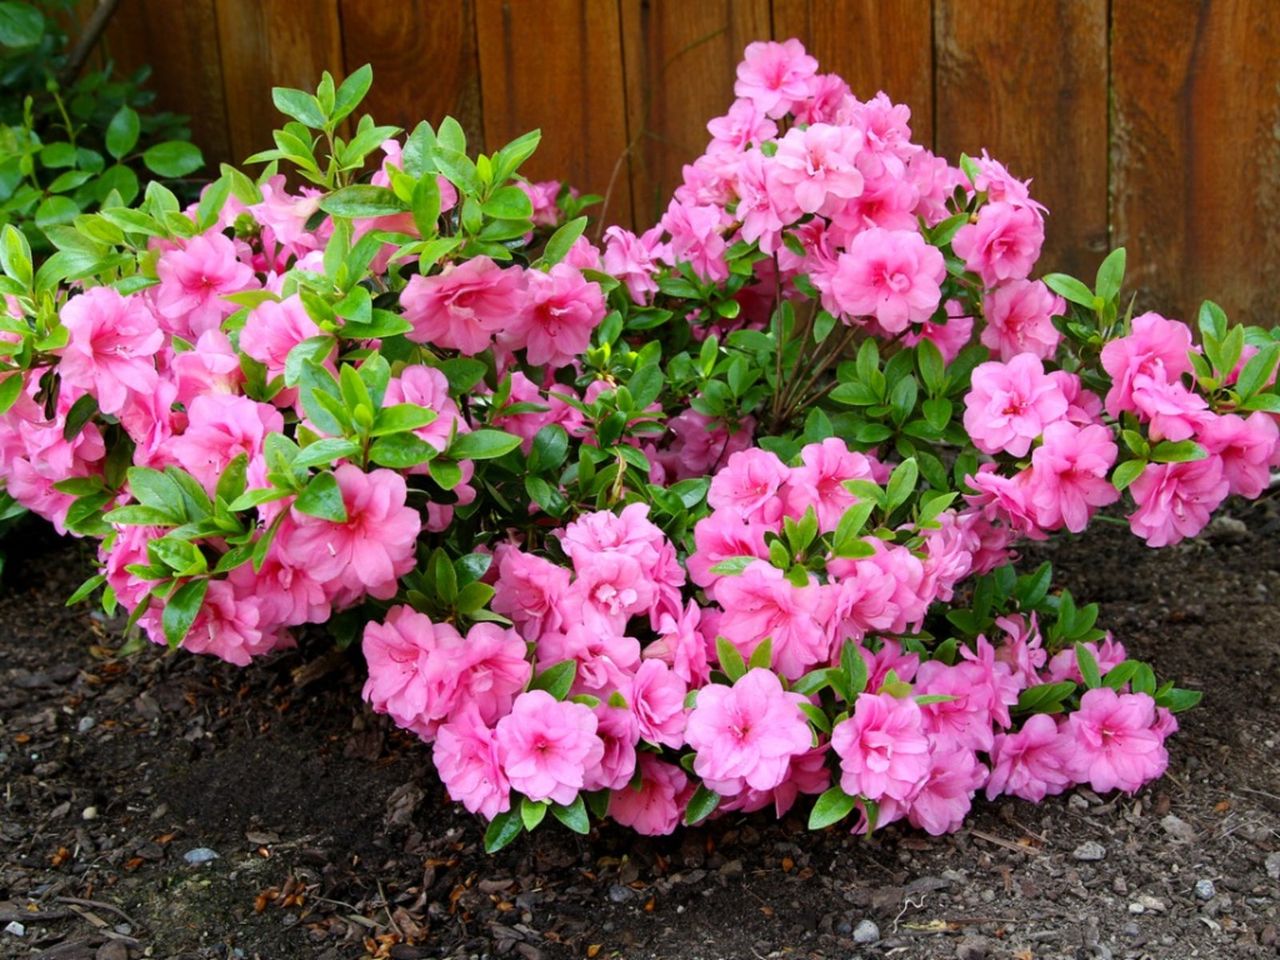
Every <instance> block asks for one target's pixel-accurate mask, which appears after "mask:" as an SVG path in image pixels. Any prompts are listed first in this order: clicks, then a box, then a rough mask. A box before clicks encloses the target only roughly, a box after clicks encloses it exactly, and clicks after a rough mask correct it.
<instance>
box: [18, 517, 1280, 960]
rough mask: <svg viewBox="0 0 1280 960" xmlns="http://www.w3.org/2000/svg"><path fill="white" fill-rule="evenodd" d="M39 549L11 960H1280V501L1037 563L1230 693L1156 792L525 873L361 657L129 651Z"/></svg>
mask: <svg viewBox="0 0 1280 960" xmlns="http://www.w3.org/2000/svg"><path fill="white" fill-rule="evenodd" d="M1235 521H1240V522H1235ZM24 549H25V554H26V555H21V556H14V555H13V551H12V550H11V551H10V554H11V555H10V560H9V566H8V570H7V572H6V584H5V589H4V592H3V595H2V596H0V782H3V787H2V788H0V789H3V798H2V799H3V812H2V814H0V928H2V927H3V926H4V925H5V924H10V923H15V924H19V925H21V927H22V934H21V935H18V934H17V933H16V931H15V932H7V933H5V932H0V957H3V958H18V957H22V958H30V957H43V958H48V960H54V958H60V960H95V958H97V960H127V958H128V957H134V958H136V957H140V956H144V955H145V956H152V957H163V958H183V960H196V958H201V960H207V958H260V960H301V958H323V960H348V958H357V957H364V956H370V955H376V956H380V957H393V958H401V960H403V958H414V957H481V956H483V957H488V956H511V957H517V958H520V957H523V958H537V957H546V958H556V957H613V956H618V957H629V958H630V957H636V958H690V960H695V958H707V960H710V958H722V957H723V958H735V960H736V958H749V957H808V958H828V957H830V958H849V957H910V958H916V957H923V958H935V957H948V958H950V957H960V958H967V960H979V958H1011V960H1028V958H1035V960H1050V958H1071V960H1077V958H1105V957H1116V958H1120V957H1132V958H1148V957H1149V958H1165V957H1178V958H1183V957H1209V958H1216V957H1223V958H1227V957H1230V958H1235V957H1241V958H1250V957H1275V956H1277V955H1280V949H1278V947H1277V942H1278V939H1280V937H1278V933H1277V926H1278V925H1280V753H1278V751H1277V746H1278V745H1280V720H1277V713H1278V711H1280V692H1278V690H1280V609H1278V608H1277V600H1278V599H1280V514H1278V512H1277V509H1276V505H1275V504H1274V502H1273V503H1269V504H1262V505H1255V506H1246V505H1243V504H1241V505H1237V507H1236V512H1235V515H1234V519H1233V521H1231V522H1220V523H1217V524H1215V526H1214V528H1212V530H1211V531H1210V533H1209V534H1208V535H1206V536H1205V537H1203V538H1201V539H1199V540H1196V541H1192V542H1189V543H1187V544H1184V545H1182V546H1180V547H1177V548H1174V549H1170V550H1160V551H1152V550H1147V549H1146V548H1144V547H1143V546H1142V545H1141V543H1139V542H1137V541H1136V540H1134V539H1133V538H1132V537H1131V536H1129V534H1128V533H1127V532H1126V531H1124V530H1120V529H1116V528H1113V527H1105V526H1098V527H1097V528H1095V529H1094V530H1092V531H1090V532H1089V533H1088V534H1087V535H1085V536H1082V537H1076V538H1068V539H1063V540H1057V541H1053V542H1051V543H1049V544H1045V545H1040V546H1038V547H1037V548H1036V549H1035V551H1034V552H1033V553H1032V552H1029V556H1028V561H1031V562H1037V561H1038V560H1039V559H1042V558H1047V559H1051V560H1052V561H1053V562H1054V564H1055V565H1056V566H1057V567H1058V571H1059V582H1060V584H1061V585H1064V586H1068V587H1070V589H1071V590H1072V592H1073V593H1074V594H1075V595H1076V596H1077V597H1083V598H1088V599H1091V600H1097V601H1099V602H1100V603H1101V604H1102V617H1101V620H1102V622H1103V623H1104V624H1105V625H1106V626H1108V627H1110V628H1111V629H1113V630H1114V631H1115V633H1116V635H1117V636H1118V637H1120V638H1121V639H1123V640H1124V641H1125V643H1126V644H1127V645H1129V647H1130V649H1131V650H1132V652H1133V653H1135V654H1136V655H1137V656H1140V657H1143V658H1149V659H1151V660H1152V661H1153V662H1154V663H1155V664H1156V666H1157V669H1158V670H1159V672H1160V673H1161V674H1162V675H1167V676H1170V677H1176V678H1178V680H1179V682H1180V685H1183V686H1190V687H1196V688H1199V689H1202V690H1204V691H1205V705H1204V706H1203V707H1202V708H1201V709H1199V710H1197V711H1195V712H1193V713H1191V714H1188V715H1184V727H1183V730H1182V732H1181V733H1180V734H1178V736H1176V737H1175V738H1174V739H1173V740H1172V741H1170V753H1171V756H1172V763H1171V766H1170V769H1169V773H1168V775H1167V776H1166V777H1165V778H1164V779H1163V780H1161V781H1159V782H1158V783H1156V784H1154V785H1153V786H1152V787H1151V788H1149V789H1147V790H1144V791H1142V792H1141V793H1139V794H1138V795H1137V796H1136V797H1132V798H1130V797H1116V796H1112V797H1098V796H1095V795H1093V794H1092V793H1090V792H1089V791H1087V790H1080V791H1076V792H1074V793H1072V794H1071V795H1069V796H1065V797H1059V798H1056V799H1053V800H1051V801H1049V802H1046V803H1045V804H1042V805H1039V806H1033V805H1030V804H1025V803H1022V802H1019V801H1009V802H999V803H996V804H985V803H979V804H978V808H977V809H976V810H975V813H974V815H973V816H972V817H971V818H970V820H969V821H968V823H967V825H966V828H965V829H964V830H962V831H961V832H959V833H957V834H955V835H953V836H949V837H944V838H939V839H934V838H930V837H927V836H925V835H923V834H920V833H918V832H914V831H911V830H907V829H900V828H898V827H897V826H893V827H890V828H888V829H886V830H885V831H883V832H882V833H881V834H878V835H877V836H876V837H874V838H872V839H871V840H861V839H857V838H853V837H851V836H849V835H847V834H845V833H841V832H838V831H836V830H830V831H827V832H825V833H822V834H817V835H814V834H810V833H808V832H807V831H805V830H804V828H803V825H802V823H801V822H800V821H799V820H797V819H789V820H785V821H783V822H781V823H777V822H773V821H772V820H771V818H769V817H767V816H763V815H753V816H737V815H734V816H730V817H726V818H724V819H722V820H719V821H716V822H714V823H712V824H710V825H709V826H707V827H706V828H704V829H698V830H691V831H685V832H683V833H681V834H680V835H678V836H676V837H671V838H666V839H663V840H659V841H653V840H646V839H643V838H638V837H636V836H635V835H634V834H631V833H630V832H628V831H625V830H621V829H614V828H606V829H604V830H602V831H599V832H596V833H593V834H592V835H591V836H590V837H588V838H577V837H573V836H571V835H568V834H567V833H565V832H564V831H557V830H555V829H551V830H543V831H539V833H538V834H537V835H536V837H535V838H533V839H530V838H522V839H521V840H520V841H518V842H517V843H516V844H514V845H513V846H512V847H511V848H509V849H508V850H506V851H504V852H503V853H501V854H499V855H498V856H496V857H486V856H485V855H484V854H483V853H481V852H480V850H479V848H478V844H479V840H480V834H481V830H480V824H479V823H478V822H477V821H476V820H475V819H474V818H472V817H470V816H468V815H467V814H466V813H465V812H464V811H462V810H461V809H460V808H458V807H456V806H455V805H453V804H451V803H449V802H448V801H447V798H445V797H444V796H443V793H442V791H441V789H440V787H439V785H438V783H437V781H436V780H435V778H434V776H433V775H432V774H431V772H430V766H429V763H428V761H429V751H428V750H427V749H426V748H424V747H422V745H421V744H418V743H416V742H415V741H413V740H411V739H410V738H407V737H405V736H403V735H402V734H400V733H398V732H397V731H394V730H392V729H389V728H388V727H387V726H386V725H385V724H384V723H383V722H382V721H381V720H380V719H379V718H374V717H372V716H371V715H369V714H368V713H366V712H365V711H364V710H363V709H362V707H361V705H360V702H359V686H360V681H361V675H360V667H359V660H358V655H355V654H353V655H351V656H349V657H345V658H343V657H337V658H335V657H328V658H326V657H325V654H324V647H323V645H322V644H316V643H305V644H304V646H303V648H302V649H301V650H299V651H294V652H289V653H285V654H283V655H280V656H278V657H276V658H274V659H272V660H271V661H270V662H267V663H264V664H261V665H255V666H254V667H253V668H251V669H248V670H237V669H235V668H232V667H228V666H226V665H223V664H219V663H216V662H213V661H210V660H207V659H204V658H198V657H191V656H186V655H177V656H170V655H166V654H165V653H164V652H163V651H159V650H156V651H148V652H146V653H144V654H142V655H139V656H137V657H134V658H132V659H129V660H126V661H117V660H114V659H112V657H111V656H110V649H109V648H110V647H112V646H114V645H115V643H116V640H115V634H114V632H113V626H112V625H111V624H106V623H103V622H102V621H101V620H100V618H99V619H95V617H94V616H92V615H91V613H90V612H89V611H88V609H87V608H84V607H79V608H75V609H73V610H67V609H65V608H64V607H63V606H62V598H63V597H65V596H66V595H67V594H68V593H69V592H70V590H71V589H73V588H74V586H75V584H76V583H77V582H78V580H79V579H80V578H81V577H83V575H84V573H85V571H86V570H87V569H88V566H87V559H86V557H85V556H84V555H83V552H82V551H81V550H80V549H79V548H78V547H77V546H76V545H74V544H71V545H66V544H57V545H52V544H51V543H50V542H49V541H47V540H44V539H42V538H40V537H32V538H29V539H28V540H26V541H25V542H24ZM317 662H322V663H324V664H325V665H326V667H327V669H325V670H315V669H313V670H312V672H311V673H310V674H307V675H303V676H302V680H303V681H305V682H304V683H302V684H301V685H300V683H299V679H298V674H297V671H298V670H299V669H300V668H302V667H303V665H304V664H311V665H314V664H316V663H317ZM211 855H214V857H215V858H213V859H206V858H209V857H210V856H211ZM193 861H194V862H193ZM200 861H203V862H200ZM32 906H36V907H37V908H38V909H35V910H32V909H31V907H32ZM11 929H14V928H11Z"/></svg>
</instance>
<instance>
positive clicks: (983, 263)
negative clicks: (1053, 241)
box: [951, 202, 1044, 287]
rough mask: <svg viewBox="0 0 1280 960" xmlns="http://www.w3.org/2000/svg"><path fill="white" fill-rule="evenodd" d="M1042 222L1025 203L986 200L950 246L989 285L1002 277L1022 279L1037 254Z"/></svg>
mask: <svg viewBox="0 0 1280 960" xmlns="http://www.w3.org/2000/svg"><path fill="white" fill-rule="evenodd" d="M1043 243H1044V223H1043V221H1042V220H1041V219H1040V214H1039V213H1037V212H1036V211H1035V210H1033V209H1032V208H1031V207H1027V206H1014V205H1012V204H1009V203H1002V202H995V203H988V204H987V205H986V206H984V207H983V208H982V209H981V210H980V211H978V220H977V222H976V223H968V224H965V225H964V226H963V227H961V228H960V230H959V231H958V232H957V233H956V235H955V239H954V240H952V241H951V249H953V250H954V251H955V252H956V256H958V257H960V258H961V259H963V260H964V262H965V269H966V270H969V271H971V272H973V273H976V274H977V275H978V276H979V277H981V278H982V282H983V283H985V284H986V285H987V286H989V287H993V286H995V285H996V284H997V283H1000V282H1001V281H1002V280H1022V279H1024V278H1025V277H1026V276H1027V274H1029V273H1030V272H1031V268H1032V267H1033V266H1034V265H1035V262H1036V260H1037V259H1038V258H1039V257H1040V247H1041V245H1042V244H1043Z"/></svg>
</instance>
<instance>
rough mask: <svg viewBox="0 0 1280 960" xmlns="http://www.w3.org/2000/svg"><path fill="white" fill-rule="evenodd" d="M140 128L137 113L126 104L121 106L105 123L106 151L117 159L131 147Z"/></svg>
mask: <svg viewBox="0 0 1280 960" xmlns="http://www.w3.org/2000/svg"><path fill="white" fill-rule="evenodd" d="M141 130H142V121H141V120H139V119H138V114H137V113H136V112H135V111H134V110H132V109H131V108H129V107H128V106H123V107H121V108H120V109H119V110H117V111H116V114H115V116H114V117H112V118H111V122H110V123H109V124H108V125H107V136H106V145H107V153H109V154H111V156H113V157H115V158H116V159H117V160H119V159H120V158H121V157H123V156H124V155H125V154H126V153H128V152H129V151H130V150H132V149H133V147H134V145H135V144H136V143H137V142H138V134H139V132H141Z"/></svg>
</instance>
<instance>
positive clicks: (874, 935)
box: [853, 920, 880, 943]
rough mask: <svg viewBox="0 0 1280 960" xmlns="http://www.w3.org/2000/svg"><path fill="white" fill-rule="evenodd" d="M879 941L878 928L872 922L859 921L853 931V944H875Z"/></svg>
mask: <svg viewBox="0 0 1280 960" xmlns="http://www.w3.org/2000/svg"><path fill="white" fill-rule="evenodd" d="M879 940H880V928H879V927H877V926H876V924H875V921H873V920H860V921H858V925H857V926H856V927H854V929H853V942H854V943H877V942H878V941H879Z"/></svg>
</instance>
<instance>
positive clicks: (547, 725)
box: [496, 690, 604, 804]
mask: <svg viewBox="0 0 1280 960" xmlns="http://www.w3.org/2000/svg"><path fill="white" fill-rule="evenodd" d="M596 728H597V720H596V715H595V714H594V713H593V712H592V711H591V709H590V708H589V707H585V706H583V705H582V704H580V703H573V702H570V701H558V700H556V699H555V698H554V697H552V696H551V694H549V693H547V692H546V691H545V690H526V691H525V692H524V693H522V694H520V696H519V697H517V698H516V702H515V705H514V706H513V707H512V708H511V712H510V713H509V714H507V715H506V716H505V717H503V718H502V719H501V720H499V721H498V725H497V728H496V739H497V743H498V759H499V761H500V763H501V764H502V771H503V773H505V774H506V777H507V779H508V780H509V781H510V783H511V786H512V788H513V789H515V790H518V791H520V792H521V793H522V794H524V795H525V796H526V797H528V798H529V799H530V800H535V801H537V800H550V801H552V802H554V803H560V804H569V803H572V802H573V800H574V798H575V797H577V795H578V791H579V790H581V789H582V787H583V783H584V781H585V778H586V775H587V773H588V772H589V771H591V770H592V769H593V768H594V767H595V766H596V765H597V764H599V763H600V761H601V759H602V758H603V757H604V742H603V741H602V740H601V739H600V738H599V737H598V736H597V735H596Z"/></svg>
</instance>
